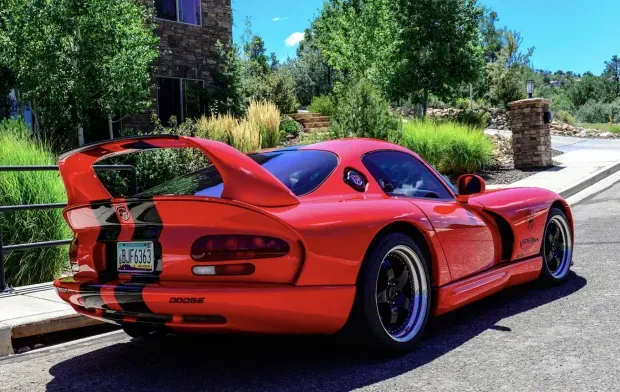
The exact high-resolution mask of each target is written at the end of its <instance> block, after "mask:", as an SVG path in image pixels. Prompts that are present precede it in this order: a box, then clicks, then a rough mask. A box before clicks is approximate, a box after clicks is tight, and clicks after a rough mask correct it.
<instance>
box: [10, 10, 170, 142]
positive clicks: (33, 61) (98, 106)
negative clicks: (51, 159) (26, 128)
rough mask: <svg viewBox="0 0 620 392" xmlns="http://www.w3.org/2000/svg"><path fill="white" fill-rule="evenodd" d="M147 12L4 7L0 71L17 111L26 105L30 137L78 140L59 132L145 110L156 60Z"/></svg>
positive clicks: (151, 15) (152, 26)
mask: <svg viewBox="0 0 620 392" xmlns="http://www.w3.org/2000/svg"><path fill="white" fill-rule="evenodd" d="M152 12H153V11H152V9H151V8H148V7H146V6H145V5H143V4H140V2H136V1H134V0H116V1H112V2H110V1H107V0H82V1H79V2H76V1H74V0H46V1H23V0H5V1H4V3H3V6H2V7H1V8H0V66H2V67H5V68H7V69H8V70H10V71H11V73H12V75H13V76H14V78H15V88H16V92H17V96H18V99H19V102H20V105H23V103H24V102H30V103H31V105H32V109H33V114H34V121H35V124H34V126H35V130H37V131H47V132H48V133H51V134H49V135H47V136H48V137H52V138H55V139H56V140H64V141H65V142H67V140H72V141H77V138H76V137H75V136H73V137H67V135H62V133H63V131H64V132H66V130H75V129H77V128H78V127H81V126H83V125H84V124H86V123H87V122H88V117H89V114H90V113H93V112H94V113H99V114H101V115H115V114H121V115H125V114H132V113H137V112H141V111H143V110H144V109H146V108H147V107H148V106H149V105H150V92H149V85H150V82H151V74H152V65H153V63H154V61H155V60H156V59H157V56H158V53H159V52H158V50H157V46H158V42H159V41H158V38H157V37H156V36H155V34H154V32H153V29H154V25H153V24H151V23H150V20H151V19H152V17H153V14H152ZM70 132H72V131H70ZM69 144H75V143H69Z"/></svg>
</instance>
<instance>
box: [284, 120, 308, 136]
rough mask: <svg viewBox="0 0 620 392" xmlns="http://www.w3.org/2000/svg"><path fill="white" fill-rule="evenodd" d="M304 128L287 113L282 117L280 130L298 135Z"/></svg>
mask: <svg viewBox="0 0 620 392" xmlns="http://www.w3.org/2000/svg"><path fill="white" fill-rule="evenodd" d="M303 130H304V127H303V126H302V125H301V124H300V123H298V122H297V121H295V120H293V119H292V118H291V117H289V116H287V115H283V116H281V117H280V131H282V132H284V134H289V133H290V134H291V135H293V136H295V137H297V136H299V134H300V133H301V132H303Z"/></svg>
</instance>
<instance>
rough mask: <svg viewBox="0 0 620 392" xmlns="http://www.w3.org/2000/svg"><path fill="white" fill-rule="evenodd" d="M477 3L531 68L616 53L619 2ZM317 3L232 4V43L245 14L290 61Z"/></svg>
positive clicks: (577, 66)
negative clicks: (526, 55)
mask: <svg viewBox="0 0 620 392" xmlns="http://www.w3.org/2000/svg"><path fill="white" fill-rule="evenodd" d="M479 1H480V0H479ZM481 3H482V4H484V5H486V6H489V7H490V8H492V9H493V10H495V11H496V12H497V13H498V14H499V18H500V25H502V26H504V25H505V26H507V27H508V28H510V29H515V30H517V31H519V32H521V35H522V37H523V47H530V46H535V47H536V52H535V53H534V56H533V57H532V61H533V65H534V67H535V68H542V69H548V70H552V71H556V70H558V69H561V70H563V71H573V72H576V73H583V72H585V71H591V72H593V73H595V74H600V73H601V72H602V71H603V68H604V62H605V61H606V60H609V59H610V58H611V56H612V55H614V54H618V55H620V39H619V38H620V23H618V21H617V20H618V15H620V0H588V1H585V0H481ZM322 4H323V0H232V6H233V14H234V24H235V27H234V35H235V39H238V38H239V37H240V35H241V34H242V33H243V29H244V20H245V17H246V16H250V17H251V19H252V27H253V30H254V32H255V33H257V34H259V35H260V36H262V37H263V39H264V40H265V45H266V47H267V51H268V52H275V53H276V54H277V56H278V58H280V59H281V60H285V59H286V58H287V57H288V56H290V57H294V56H295V48H296V46H295V45H293V46H289V45H290V44H294V43H295V42H296V41H297V40H296V39H295V38H296V37H298V36H297V35H294V33H300V32H303V31H304V29H305V28H307V27H309V26H310V22H311V21H312V19H313V18H314V16H315V15H316V14H317V13H318V10H319V9H320V8H321V6H322ZM276 18H278V19H276ZM289 37H290V39H289V41H288V44H287V42H286V40H287V39H288V38H289Z"/></svg>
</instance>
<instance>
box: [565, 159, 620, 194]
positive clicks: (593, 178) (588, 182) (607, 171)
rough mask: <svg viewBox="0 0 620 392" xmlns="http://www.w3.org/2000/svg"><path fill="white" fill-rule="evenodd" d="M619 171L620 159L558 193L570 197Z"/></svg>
mask: <svg viewBox="0 0 620 392" xmlns="http://www.w3.org/2000/svg"><path fill="white" fill-rule="evenodd" d="M617 171H620V161H616V162H614V163H612V164H611V165H609V166H606V167H604V168H602V169H601V170H599V171H597V172H594V173H593V174H591V175H590V176H588V177H585V178H584V179H583V180H581V181H579V182H578V183H576V184H573V185H569V186H567V187H565V188H564V189H561V190H560V191H559V192H558V194H559V195H560V196H562V197H563V198H564V199H568V198H569V197H571V196H573V195H575V194H577V193H579V192H581V191H583V190H584V189H586V188H588V187H590V186H592V185H594V184H596V183H597V182H599V181H602V180H604V179H605V178H607V177H609V176H611V175H612V174H614V173H616V172H617Z"/></svg>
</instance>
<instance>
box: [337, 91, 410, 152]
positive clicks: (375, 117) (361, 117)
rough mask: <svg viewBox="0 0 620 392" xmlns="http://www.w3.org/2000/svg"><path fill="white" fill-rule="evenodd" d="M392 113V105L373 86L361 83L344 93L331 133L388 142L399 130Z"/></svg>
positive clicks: (397, 122)
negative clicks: (390, 108) (390, 106)
mask: <svg viewBox="0 0 620 392" xmlns="http://www.w3.org/2000/svg"><path fill="white" fill-rule="evenodd" d="M399 125H400V123H399V121H398V120H396V119H395V118H393V117H392V116H391V115H390V112H389V103H388V102H387V101H386V100H385V98H384V97H383V96H382V95H381V93H380V92H378V91H377V90H376V89H375V88H374V86H373V85H372V83H370V82H369V81H367V80H364V79H362V80H360V81H357V82H355V83H350V84H349V85H347V86H346V88H344V89H342V90H341V91H340V94H339V96H338V103H337V105H336V113H335V114H334V117H333V119H332V122H331V124H330V132H331V133H332V134H333V135H334V136H336V137H350V136H356V137H370V138H374V139H384V140H386V139H388V138H390V137H392V136H395V135H394V131H396V130H397V129H398V128H399Z"/></svg>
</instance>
